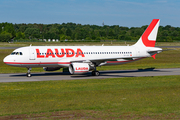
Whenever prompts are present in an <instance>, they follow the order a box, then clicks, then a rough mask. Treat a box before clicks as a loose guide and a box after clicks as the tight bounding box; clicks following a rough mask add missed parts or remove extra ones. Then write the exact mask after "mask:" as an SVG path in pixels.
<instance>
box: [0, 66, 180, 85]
mask: <svg viewBox="0 0 180 120" xmlns="http://www.w3.org/2000/svg"><path fill="white" fill-rule="evenodd" d="M167 75H180V68H171V69H145V70H118V71H117V70H116V71H100V76H91V72H88V73H87V74H85V75H70V74H69V73H62V72H45V73H32V77H30V78H28V77H26V73H17V74H0V82H26V81H50V80H77V79H104V78H123V77H141V76H167Z"/></svg>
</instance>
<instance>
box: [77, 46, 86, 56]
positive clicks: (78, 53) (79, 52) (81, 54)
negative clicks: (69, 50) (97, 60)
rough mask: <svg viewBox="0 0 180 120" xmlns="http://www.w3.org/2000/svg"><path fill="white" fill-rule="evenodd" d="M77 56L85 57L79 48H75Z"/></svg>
mask: <svg viewBox="0 0 180 120" xmlns="http://www.w3.org/2000/svg"><path fill="white" fill-rule="evenodd" d="M79 56H82V57H85V56H84V54H83V52H82V50H81V49H79V48H78V49H77V54H76V57H79Z"/></svg>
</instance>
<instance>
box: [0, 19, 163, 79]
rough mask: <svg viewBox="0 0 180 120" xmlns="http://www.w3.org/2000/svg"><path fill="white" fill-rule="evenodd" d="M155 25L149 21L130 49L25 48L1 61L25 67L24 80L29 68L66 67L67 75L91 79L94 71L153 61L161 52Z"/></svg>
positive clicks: (95, 73)
mask: <svg viewBox="0 0 180 120" xmlns="http://www.w3.org/2000/svg"><path fill="white" fill-rule="evenodd" d="M159 22H160V20H159V19H153V20H152V22H151V23H150V25H149V26H148V27H147V29H146V30H145V32H144V33H143V34H142V36H141V37H140V38H139V40H138V41H137V42H136V43H135V44H134V45H132V46H28V47H21V48H18V49H15V50H14V51H13V52H12V53H11V54H10V55H8V56H6V57H5V58H4V60H3V61H4V63H5V64H7V65H11V66H16V67H26V68H27V69H28V72H27V77H31V73H30V71H31V68H33V67H43V69H44V70H45V71H55V70H59V69H60V68H64V67H68V68H69V72H70V73H71V74H85V73H87V72H89V71H92V75H93V76H98V75H99V71H97V70H96V67H99V66H103V65H119V64H125V63H129V62H133V61H137V60H140V59H143V58H146V57H153V58H155V56H156V54H157V53H160V52H162V49H161V48H158V47H155V43H156V37H157V33H158V28H159Z"/></svg>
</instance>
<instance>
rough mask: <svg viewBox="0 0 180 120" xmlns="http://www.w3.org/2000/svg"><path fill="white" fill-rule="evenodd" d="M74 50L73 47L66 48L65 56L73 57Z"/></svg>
mask: <svg viewBox="0 0 180 120" xmlns="http://www.w3.org/2000/svg"><path fill="white" fill-rule="evenodd" d="M73 56H74V50H73V49H66V57H73Z"/></svg>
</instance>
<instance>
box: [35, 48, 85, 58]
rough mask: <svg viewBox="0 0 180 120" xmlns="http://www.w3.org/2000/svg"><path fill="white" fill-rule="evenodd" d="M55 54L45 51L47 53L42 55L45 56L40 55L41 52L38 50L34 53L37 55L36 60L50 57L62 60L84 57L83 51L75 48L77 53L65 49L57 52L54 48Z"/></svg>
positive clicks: (49, 50) (51, 51) (48, 50)
mask: <svg viewBox="0 0 180 120" xmlns="http://www.w3.org/2000/svg"><path fill="white" fill-rule="evenodd" d="M54 50H55V52H53V50H52V49H47V52H46V53H44V54H45V55H41V52H40V50H39V49H36V53H37V58H48V57H50V56H51V57H52V58H55V57H58V58H62V57H65V55H66V57H74V56H75V57H79V56H81V57H85V55H84V54H83V51H82V50H81V49H80V48H77V51H76V52H75V51H74V50H73V49H70V48H65V49H61V50H60V51H61V52H60V51H59V49H57V48H55V49H54Z"/></svg>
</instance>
